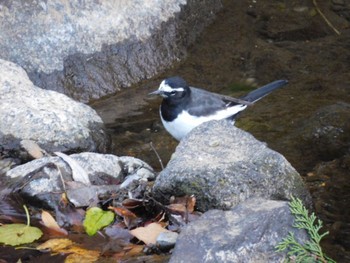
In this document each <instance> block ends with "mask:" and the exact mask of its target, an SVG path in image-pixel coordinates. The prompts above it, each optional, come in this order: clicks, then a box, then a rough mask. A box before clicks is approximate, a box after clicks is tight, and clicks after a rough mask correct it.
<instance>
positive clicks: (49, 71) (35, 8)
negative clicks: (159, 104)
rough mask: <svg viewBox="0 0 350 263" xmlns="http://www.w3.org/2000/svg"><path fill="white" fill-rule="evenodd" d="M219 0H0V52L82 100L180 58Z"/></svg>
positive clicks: (48, 85) (39, 80)
mask: <svg viewBox="0 0 350 263" xmlns="http://www.w3.org/2000/svg"><path fill="white" fill-rule="evenodd" d="M221 6H222V5H221V2H220V0H188V1H186V0H164V1H113V0H106V1H94V0H86V1H68V2H67V1H63V0H53V1H27V2H26V3H25V4H24V3H23V1H20V0H14V1H2V2H1V4H0V10H1V16H0V32H1V33H0V54H1V55H0V58H2V59H6V60H10V61H12V62H15V63H17V64H19V65H20V66H22V67H23V68H24V69H25V70H26V71H27V72H28V74H29V76H30V78H31V79H32V81H33V82H34V83H35V85H37V86H39V87H42V88H45V89H52V90H56V91H59V92H61V93H65V94H67V95H69V96H70V97H73V98H75V99H77V100H80V101H83V102H87V101H89V100H91V99H97V98H100V97H102V96H104V95H107V94H111V93H114V92H116V91H117V90H119V89H120V88H123V87H127V86H130V85H131V84H133V83H136V82H138V81H139V80H141V79H145V78H150V77H152V76H154V75H155V74H157V73H158V72H159V71H160V70H162V69H164V68H167V67H170V66H171V65H172V63H173V62H174V61H176V60H179V59H181V58H183V57H184V56H185V54H186V48H187V47H188V46H189V45H190V44H191V43H193V42H194V39H195V38H196V36H198V35H199V33H200V32H201V31H202V30H203V28H204V27H205V26H206V25H208V23H210V22H211V21H212V20H213V18H214V17H215V13H216V12H217V11H218V10H219V9H220V8H221Z"/></svg>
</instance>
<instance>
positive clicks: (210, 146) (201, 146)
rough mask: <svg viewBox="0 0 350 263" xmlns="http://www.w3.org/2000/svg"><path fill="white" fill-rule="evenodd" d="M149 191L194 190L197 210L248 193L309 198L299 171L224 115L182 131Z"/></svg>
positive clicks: (162, 195)
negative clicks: (221, 117)
mask: <svg viewBox="0 0 350 263" xmlns="http://www.w3.org/2000/svg"><path fill="white" fill-rule="evenodd" d="M153 191H154V194H155V195H156V196H157V198H159V199H163V200H164V199H165V200H169V198H170V196H172V195H175V196H182V195H192V194H194V195H195V197H196V198H197V208H198V209H199V210H200V211H207V210H209V209H211V208H220V209H229V208H231V207H234V206H235V205H237V204H238V203H240V202H242V201H244V200H246V199H248V198H251V197H264V198H267V199H277V200H287V199H289V198H290V195H294V196H296V197H299V198H301V199H302V200H304V202H306V204H307V205H310V203H311V199H310V195H309V193H308V191H307V190H306V188H305V186H304V183H303V181H302V179H301V177H300V175H299V174H298V173H297V171H296V170H295V169H294V168H293V167H292V166H291V165H290V163H289V162H288V161H287V160H286V159H285V158H284V157H283V156H282V155H281V154H279V153H277V152H275V151H273V150H271V149H269V148H268V147H267V146H266V144H264V143H262V142H260V141H258V140H256V139H255V138H254V137H253V136H252V135H251V134H249V133H247V132H244V131H242V130H240V129H238V128H236V127H234V126H233V125H232V124H231V123H230V122H228V121H226V120H222V121H211V122H207V123H204V124H202V125H200V126H199V127H197V128H195V129H194V130H193V131H192V132H191V133H190V134H189V135H188V136H186V137H185V138H184V139H183V140H182V141H181V142H180V144H179V146H178V147H177V148H176V151H175V153H174V154H173V156H172V158H171V160H170V161H169V163H168V165H167V166H166V168H165V169H164V170H163V171H162V172H161V173H160V174H159V176H158V177H157V179H156V182H155V185H154V188H153Z"/></svg>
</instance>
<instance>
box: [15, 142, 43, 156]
mask: <svg viewBox="0 0 350 263" xmlns="http://www.w3.org/2000/svg"><path fill="white" fill-rule="evenodd" d="M20 144H21V146H22V147H23V148H24V149H25V150H26V151H27V153H28V154H29V155H30V156H31V157H33V158H34V159H40V158H43V157H44V153H45V151H44V150H43V149H41V148H40V146H39V145H38V144H37V143H36V142H35V141H32V140H22V141H21V142H20Z"/></svg>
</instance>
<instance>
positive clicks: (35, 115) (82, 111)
mask: <svg viewBox="0 0 350 263" xmlns="http://www.w3.org/2000/svg"><path fill="white" fill-rule="evenodd" d="M0 72H1V75H0V101H1V103H0V145H1V149H0V153H1V152H2V151H5V152H6V151H9V150H11V151H13V152H19V150H20V141H21V140H33V141H35V142H37V143H38V144H39V146H40V147H41V148H42V149H44V150H46V151H48V152H54V151H59V152H74V151H78V152H81V151H98V152H105V151H106V150H107V148H108V146H109V143H110V141H109V138H108V136H107V134H106V132H105V130H104V124H103V122H102V120H101V118H100V117H99V116H98V115H97V113H96V112H95V111H94V110H93V109H92V108H90V107H89V106H87V105H84V104H82V103H79V102H76V101H74V100H72V99H70V98H68V97H67V96H65V95H63V94H60V93H58V92H55V91H49V90H44V89H41V88H38V87H36V86H34V85H33V83H32V82H31V81H30V80H29V78H28V76H27V74H26V72H25V71H24V70H23V69H22V68H21V67H19V66H17V65H16V64H14V63H11V62H8V61H4V60H1V59H0Z"/></svg>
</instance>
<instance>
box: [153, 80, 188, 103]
mask: <svg viewBox="0 0 350 263" xmlns="http://www.w3.org/2000/svg"><path fill="white" fill-rule="evenodd" d="M188 92H189V87H188V85H187V83H186V81H185V80H184V79H183V78H181V77H171V78H167V79H165V80H163V81H162V82H161V83H160V85H159V88H158V90H156V91H153V92H151V93H149V95H160V96H162V97H163V98H165V99H172V98H174V99H175V98H182V97H183V96H184V95H185V94H187V93H188Z"/></svg>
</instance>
